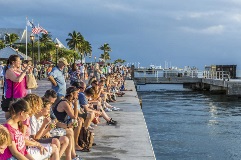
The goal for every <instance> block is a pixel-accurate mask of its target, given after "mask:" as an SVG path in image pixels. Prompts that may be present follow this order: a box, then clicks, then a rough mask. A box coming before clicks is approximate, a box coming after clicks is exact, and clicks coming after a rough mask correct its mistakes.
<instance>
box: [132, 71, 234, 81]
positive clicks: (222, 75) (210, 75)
mask: <svg viewBox="0 0 241 160" xmlns="http://www.w3.org/2000/svg"><path fill="white" fill-rule="evenodd" d="M135 77H140V78H141V77H146V78H147V77H155V78H159V77H165V78H170V77H191V78H206V79H221V80H224V79H230V73H229V72H228V71H201V70H187V71H183V70H141V71H135Z"/></svg>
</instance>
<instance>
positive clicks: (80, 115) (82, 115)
mask: <svg viewBox="0 0 241 160" xmlns="http://www.w3.org/2000/svg"><path fill="white" fill-rule="evenodd" d="M78 117H81V118H83V119H84V120H86V117H87V113H82V114H79V115H78Z"/></svg>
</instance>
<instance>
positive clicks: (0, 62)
mask: <svg viewBox="0 0 241 160" xmlns="http://www.w3.org/2000/svg"><path fill="white" fill-rule="evenodd" d="M3 69H4V66H3V62H2V61H0V81H1V85H2V87H3Z"/></svg>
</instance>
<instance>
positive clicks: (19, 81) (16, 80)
mask: <svg viewBox="0 0 241 160" xmlns="http://www.w3.org/2000/svg"><path fill="white" fill-rule="evenodd" d="M7 66H9V67H8V68H6V69H7V70H6V74H5V78H6V88H5V89H6V92H5V97H6V98H14V99H19V98H23V97H25V96H26V95H27V86H26V72H28V71H29V67H30V66H26V68H25V69H24V70H21V69H20V66H21V60H20V57H19V56H18V55H11V56H10V57H9V59H8V61H7ZM8 109H9V106H4V107H3V106H2V110H3V111H4V112H5V118H6V119H8V118H10V114H9V110H8Z"/></svg>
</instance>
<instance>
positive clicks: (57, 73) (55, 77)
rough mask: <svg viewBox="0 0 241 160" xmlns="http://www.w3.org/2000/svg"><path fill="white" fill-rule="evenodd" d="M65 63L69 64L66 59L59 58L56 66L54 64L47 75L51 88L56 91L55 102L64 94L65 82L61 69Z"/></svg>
mask: <svg viewBox="0 0 241 160" xmlns="http://www.w3.org/2000/svg"><path fill="white" fill-rule="evenodd" d="M67 65H69V64H68V61H67V59H66V58H60V59H59V62H58V64H57V66H55V67H54V68H53V69H52V71H51V72H50V73H49V75H48V79H49V80H50V82H51V83H52V89H53V90H54V91H55V92H56V93H57V100H56V103H57V102H58V101H59V100H60V99H61V98H62V97H64V96H65V94H66V82H65V77H64V74H63V69H64V67H65V66H67Z"/></svg>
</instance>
